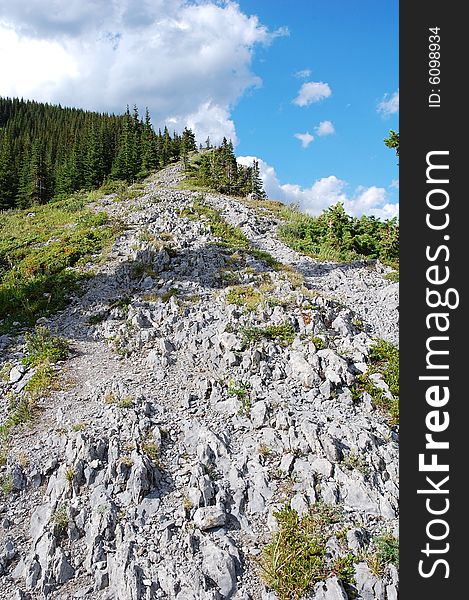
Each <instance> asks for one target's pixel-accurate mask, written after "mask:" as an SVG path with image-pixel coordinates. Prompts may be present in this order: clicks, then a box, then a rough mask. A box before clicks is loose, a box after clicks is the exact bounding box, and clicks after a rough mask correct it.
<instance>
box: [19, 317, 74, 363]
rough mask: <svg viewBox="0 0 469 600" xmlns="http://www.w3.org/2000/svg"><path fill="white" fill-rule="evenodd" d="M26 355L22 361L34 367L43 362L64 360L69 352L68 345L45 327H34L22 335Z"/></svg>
mask: <svg viewBox="0 0 469 600" xmlns="http://www.w3.org/2000/svg"><path fill="white" fill-rule="evenodd" d="M24 338H25V346H26V356H25V357H24V358H23V363H24V364H25V365H27V366H28V367H35V366H37V365H39V364H42V363H45V362H51V363H54V362H57V361H59V360H65V359H66V358H67V357H68V354H69V345H68V342H67V341H66V340H64V339H63V338H60V337H57V336H54V335H52V333H51V332H50V330H49V329H47V327H42V326H39V327H36V329H35V330H34V331H32V332H27V333H26V334H25V336H24Z"/></svg>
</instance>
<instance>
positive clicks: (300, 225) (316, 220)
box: [279, 202, 399, 266]
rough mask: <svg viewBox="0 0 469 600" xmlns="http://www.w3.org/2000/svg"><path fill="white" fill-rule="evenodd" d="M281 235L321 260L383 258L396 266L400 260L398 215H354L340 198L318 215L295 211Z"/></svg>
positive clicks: (289, 215)
mask: <svg viewBox="0 0 469 600" xmlns="http://www.w3.org/2000/svg"><path fill="white" fill-rule="evenodd" d="M279 236H280V238H281V239H282V240H283V241H284V242H285V243H286V244H288V245H289V246H290V247H291V248H293V249H294V250H297V251H298V252H302V253H303V254H308V255H311V256H313V257H315V258H318V259H319V260H331V261H345V262H349V261H353V260H359V259H380V260H381V261H382V262H383V263H386V264H390V265H392V266H397V265H398V262H399V226H398V225H397V222H396V219H391V220H388V221H384V222H383V221H380V220H378V219H377V218H376V217H367V216H363V217H361V218H360V219H358V218H356V217H351V216H349V215H347V213H346V212H345V210H344V207H343V205H342V204H341V203H340V202H339V203H337V204H335V205H334V206H330V207H329V208H327V209H326V210H325V211H324V212H323V213H322V214H321V215H319V216H318V217H311V216H309V215H307V214H304V213H301V212H299V211H291V212H290V213H289V214H288V216H287V220H286V222H285V223H284V224H283V225H281V227H280V228H279Z"/></svg>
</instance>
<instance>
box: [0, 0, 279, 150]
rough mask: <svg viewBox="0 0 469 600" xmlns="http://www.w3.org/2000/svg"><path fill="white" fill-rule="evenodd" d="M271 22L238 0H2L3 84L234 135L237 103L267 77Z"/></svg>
mask: <svg viewBox="0 0 469 600" xmlns="http://www.w3.org/2000/svg"><path fill="white" fill-rule="evenodd" d="M287 33H288V32H287V30H286V29H284V28H282V29H280V30H277V31H275V32H271V31H269V30H268V29H267V28H266V27H265V26H264V25H263V24H261V23H260V22H259V19H258V18H257V17H256V16H248V15H246V14H244V13H243V12H242V10H241V9H240V7H239V5H238V4H236V3H235V2H230V1H228V2H223V3H221V2H217V1H215V0H212V1H206V2H192V1H190V0H151V1H150V0H113V2H105V1H104V0H99V1H95V0H93V1H92V0H68V2H66V3H63V2H62V1H61V0H15V2H11V1H10V0H8V1H6V0H0V53H1V55H3V56H8V57H9V58H8V61H4V63H5V64H3V65H2V77H1V79H0V94H1V95H3V96H23V97H26V98H34V99H36V100H40V101H46V102H57V103H58V102H60V103H61V104H62V105H74V106H80V107H83V108H88V109H94V110H105V111H111V112H117V113H122V112H123V110H124V109H125V106H126V104H130V105H131V106H132V105H133V104H134V103H135V104H137V105H138V106H139V107H140V108H141V109H142V110H143V109H144V107H145V106H148V107H149V109H150V112H151V114H152V117H153V121H154V123H155V125H157V126H159V125H160V124H164V123H166V122H167V123H172V124H174V127H176V126H177V127H178V128H179V127H184V126H185V125H186V124H187V125H191V126H193V127H194V128H195V129H196V134H197V137H198V139H199V140H201V141H203V140H204V139H205V138H206V137H207V135H210V137H211V138H212V140H213V141H214V142H215V143H216V142H218V141H219V140H220V139H221V138H222V137H223V135H225V136H227V137H231V138H232V140H233V142H236V132H235V128H234V124H233V121H232V119H231V109H232V107H233V106H234V104H235V103H236V101H237V100H238V99H239V98H240V97H241V96H242V95H243V94H244V93H245V92H246V90H248V89H249V88H253V87H256V86H260V85H261V80H260V79H259V77H257V76H256V75H255V74H254V73H253V71H252V69H251V61H252V58H253V55H254V52H255V49H256V47H257V46H258V45H260V44H263V45H267V44H269V43H271V42H272V40H273V39H274V38H276V37H278V36H280V35H286V34H287Z"/></svg>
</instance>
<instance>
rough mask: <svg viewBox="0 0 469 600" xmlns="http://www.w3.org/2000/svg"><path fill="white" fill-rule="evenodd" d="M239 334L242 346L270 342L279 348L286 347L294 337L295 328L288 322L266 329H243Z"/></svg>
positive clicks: (268, 326)
mask: <svg viewBox="0 0 469 600" xmlns="http://www.w3.org/2000/svg"><path fill="white" fill-rule="evenodd" d="M241 334H242V336H243V345H244V346H248V345H249V344H251V343H255V342H259V341H261V340H272V341H274V342H277V343H278V344H280V345H281V346H288V345H289V344H291V343H292V342H293V340H294V339H295V336H296V332H295V328H294V327H293V325H292V324H291V323H289V322H285V323H281V324H280V325H267V326H266V327H243V328H242V329H241Z"/></svg>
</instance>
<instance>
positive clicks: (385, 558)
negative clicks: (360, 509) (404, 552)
mask: <svg viewBox="0 0 469 600" xmlns="http://www.w3.org/2000/svg"><path fill="white" fill-rule="evenodd" d="M373 543H374V546H375V551H374V552H373V553H371V554H369V555H368V556H367V563H368V566H369V567H370V569H371V571H372V572H373V573H374V574H375V575H377V576H378V577H381V576H382V575H383V573H384V571H385V569H386V567H387V566H388V565H390V564H392V565H394V566H396V567H397V568H399V540H398V539H397V538H396V537H394V536H393V535H392V534H391V533H389V532H386V533H383V534H381V535H379V536H377V537H376V538H375V539H374V540H373Z"/></svg>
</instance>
